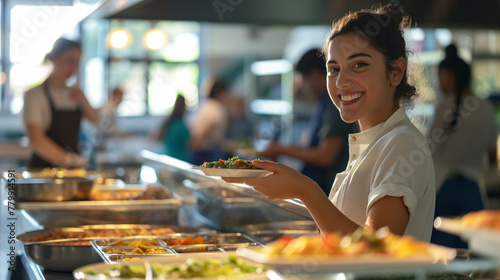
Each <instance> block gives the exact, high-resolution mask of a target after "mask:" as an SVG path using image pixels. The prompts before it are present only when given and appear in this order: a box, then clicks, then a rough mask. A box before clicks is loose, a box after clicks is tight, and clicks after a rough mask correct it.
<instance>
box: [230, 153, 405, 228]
mask: <svg viewBox="0 0 500 280" xmlns="http://www.w3.org/2000/svg"><path fill="white" fill-rule="evenodd" d="M253 164H254V165H255V167H257V168H261V169H266V170H269V171H272V172H274V174H272V175H270V176H267V177H263V178H226V177H224V178H222V179H223V180H224V181H226V182H229V183H243V184H247V185H250V186H253V187H254V189H255V190H256V191H258V192H260V193H263V194H264V195H266V196H267V198H268V199H270V200H277V199H290V198H297V199H300V200H301V201H302V202H303V203H304V205H305V206H306V207H307V209H308V210H309V212H310V213H311V215H312V217H313V218H314V220H315V221H316V224H317V225H318V227H319V228H320V230H321V231H322V232H330V231H340V232H342V233H344V234H348V233H351V232H353V231H355V230H356V229H357V228H358V227H360V226H364V227H373V228H375V229H378V228H381V227H384V226H388V227H389V229H390V230H391V231H392V232H393V233H395V234H401V235H402V234H403V233H404V231H405V229H406V225H407V224H408V217H409V214H408V209H407V208H406V206H405V205H404V202H403V198H401V197H390V196H386V197H383V198H381V199H379V200H378V201H377V202H375V203H374V204H373V205H372V207H370V209H369V210H368V217H367V220H366V222H365V224H364V225H359V224H357V223H355V222H354V221H352V220H350V219H349V218H348V217H347V216H345V215H344V214H343V213H342V212H340V210H339V209H338V208H337V207H335V205H334V204H333V203H332V202H331V201H330V200H329V199H328V197H327V196H326V195H325V194H324V193H323V191H322V190H321V188H320V187H319V186H318V185H317V184H316V183H315V182H314V181H313V180H312V179H310V178H309V177H307V176H304V175H302V174H301V173H300V172H298V171H296V170H294V169H292V168H290V167H287V166H285V165H283V164H279V163H269V162H260V161H254V163H253ZM359 207H363V208H365V207H366V205H359Z"/></svg>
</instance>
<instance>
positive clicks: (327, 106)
mask: <svg viewBox="0 0 500 280" xmlns="http://www.w3.org/2000/svg"><path fill="white" fill-rule="evenodd" d="M325 63H326V62H325V60H324V58H323V56H320V52H319V50H318V49H311V50H309V51H307V52H306V53H305V54H304V55H303V56H302V57H301V58H300V59H299V61H298V63H297V65H296V70H297V71H298V72H299V73H300V74H301V75H302V83H303V90H304V91H305V92H306V94H308V95H310V96H311V97H312V98H313V99H314V102H315V109H314V112H312V117H311V121H310V124H309V126H308V127H309V128H310V131H309V139H308V143H307V146H306V147H297V146H284V145H280V144H279V143H276V142H273V143H271V144H270V145H269V146H268V147H267V148H266V149H265V150H264V151H262V152H260V153H259V156H262V157H269V158H276V157H278V156H280V155H287V156H291V157H294V158H297V159H300V160H301V161H302V162H303V165H302V167H301V168H300V170H299V171H301V172H302V174H304V175H306V176H308V177H310V178H311V179H313V180H314V181H316V183H318V185H320V187H321V188H322V189H323V191H324V192H325V193H326V194H327V195H328V194H329V193H330V189H331V188H332V184H333V181H334V179H335V176H336V174H337V173H338V172H341V171H343V170H344V169H345V168H346V165H347V162H348V159H349V149H348V142H347V137H348V134H349V133H352V132H355V127H354V124H349V123H346V122H344V121H343V120H342V119H341V117H340V113H339V111H338V109H337V108H336V107H335V105H334V104H333V102H332V101H331V100H330V96H329V95H328V91H327V87H326V66H325V65H326V64H325Z"/></svg>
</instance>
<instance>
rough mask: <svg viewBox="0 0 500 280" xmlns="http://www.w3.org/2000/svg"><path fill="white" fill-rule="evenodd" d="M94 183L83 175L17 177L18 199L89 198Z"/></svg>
mask: <svg viewBox="0 0 500 280" xmlns="http://www.w3.org/2000/svg"><path fill="white" fill-rule="evenodd" d="M93 185H94V180H92V179H89V178H83V177H63V178H37V179H16V201H18V202H21V201H70V200H87V199H89V195H90V192H91V191H92V187H93Z"/></svg>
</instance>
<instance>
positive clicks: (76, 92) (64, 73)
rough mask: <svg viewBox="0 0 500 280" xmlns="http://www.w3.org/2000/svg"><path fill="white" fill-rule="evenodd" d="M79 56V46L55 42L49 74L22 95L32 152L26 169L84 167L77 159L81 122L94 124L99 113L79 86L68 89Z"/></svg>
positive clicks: (84, 163)
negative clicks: (84, 120) (87, 121)
mask: <svg viewBox="0 0 500 280" xmlns="http://www.w3.org/2000/svg"><path fill="white" fill-rule="evenodd" d="M81 56H82V50H81V46H80V44H79V43H78V42H75V41H71V40H67V39H64V38H59V39H58V40H56V42H55V43H54V45H53V48H52V50H51V51H50V53H49V54H47V56H46V59H48V60H49V61H50V62H51V63H52V65H53V69H52V72H51V73H50V75H49V77H48V78H47V79H46V80H45V81H44V82H43V83H42V84H41V85H38V86H36V87H34V88H32V89H30V90H28V91H27V92H26V94H25V97H24V109H23V121H24V125H25V128H26V135H27V137H28V138H29V141H30V146H31V147H32V148H33V149H34V152H33V155H32V156H31V159H30V160H29V164H28V167H29V168H45V167H54V166H61V167H66V168H75V167H85V166H86V164H87V160H86V159H85V158H84V157H82V156H80V155H79V147H78V135H79V131H80V121H81V119H82V118H85V119H87V120H89V121H90V122H92V123H94V124H96V123H97V122H98V119H99V115H98V111H97V110H96V109H94V108H93V107H92V106H91V105H90V104H89V102H88V101H87V98H86V97H85V94H84V93H83V91H82V90H81V89H80V88H79V87H78V86H71V87H70V86H68V85H67V81H68V79H70V78H71V77H73V76H74V75H75V74H76V73H77V71H78V66H79V63H80V58H81Z"/></svg>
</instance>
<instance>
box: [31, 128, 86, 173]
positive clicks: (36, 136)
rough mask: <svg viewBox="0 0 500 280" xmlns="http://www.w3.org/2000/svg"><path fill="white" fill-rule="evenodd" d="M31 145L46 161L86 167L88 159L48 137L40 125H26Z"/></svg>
mask: <svg viewBox="0 0 500 280" xmlns="http://www.w3.org/2000/svg"><path fill="white" fill-rule="evenodd" d="M26 135H27V136H28V138H29V140H30V146H31V147H33V149H34V150H35V152H36V153H37V154H38V155H40V156H41V157H42V158H44V159H45V160H46V161H48V162H51V163H54V164H57V165H60V166H61V167H65V168H74V167H84V166H85V165H86V160H85V159H84V158H83V157H81V156H79V155H78V154H75V153H71V152H68V151H66V150H64V149H63V148H61V147H60V146H59V145H57V144H56V143H55V142H54V141H52V139H50V138H49V137H47V135H46V134H45V131H44V130H43V128H42V127H41V126H39V125H30V124H28V125H26Z"/></svg>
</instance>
